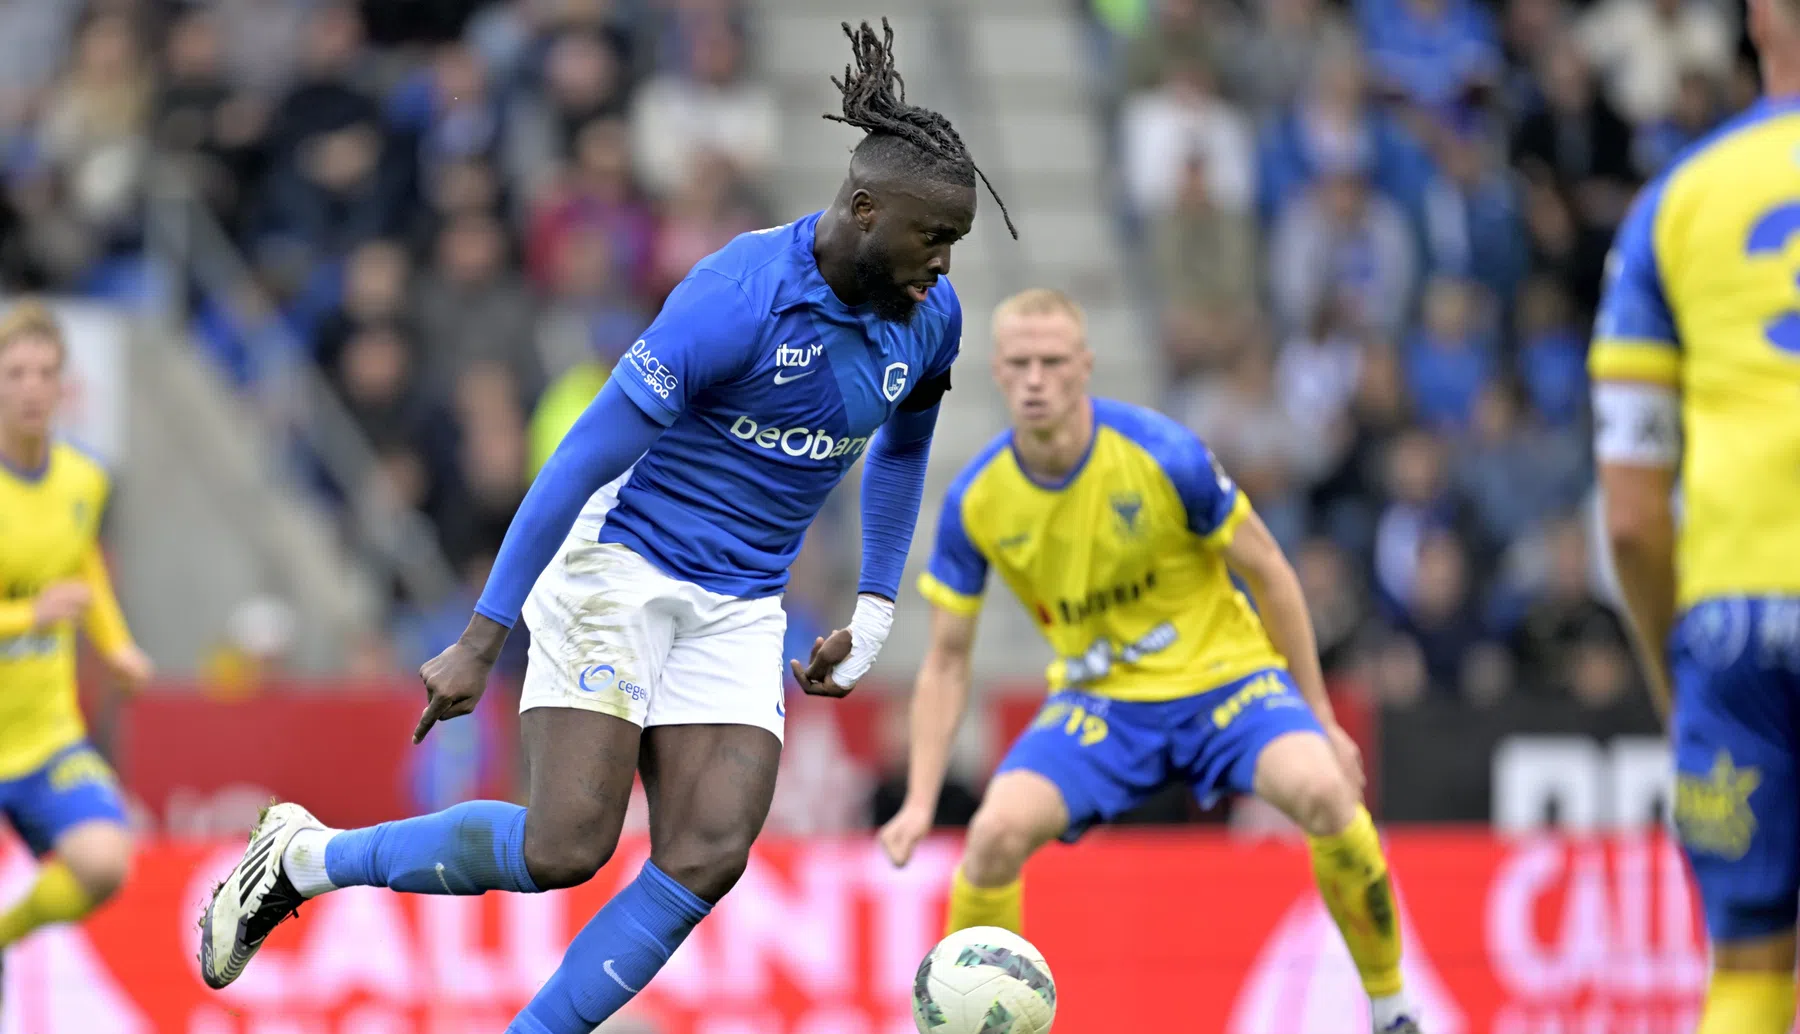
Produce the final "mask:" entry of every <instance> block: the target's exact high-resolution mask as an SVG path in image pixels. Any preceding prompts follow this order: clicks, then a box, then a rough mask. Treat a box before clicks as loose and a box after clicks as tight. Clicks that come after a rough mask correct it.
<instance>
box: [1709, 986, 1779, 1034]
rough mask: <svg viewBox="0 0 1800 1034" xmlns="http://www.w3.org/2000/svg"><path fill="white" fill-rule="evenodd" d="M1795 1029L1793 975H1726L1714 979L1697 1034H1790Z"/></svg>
mask: <svg viewBox="0 0 1800 1034" xmlns="http://www.w3.org/2000/svg"><path fill="white" fill-rule="evenodd" d="M1793 1026H1794V977H1793V975H1792V974H1790V973H1756V972H1730V971H1727V972H1720V973H1714V974H1713V975H1712V985H1711V986H1710V987H1708V988H1707V989H1706V1008H1705V1009H1704V1010H1702V1012H1701V1013H1700V1029H1699V1030H1698V1031H1696V1032H1695V1034H1788V1031H1790V1030H1792V1029H1793Z"/></svg>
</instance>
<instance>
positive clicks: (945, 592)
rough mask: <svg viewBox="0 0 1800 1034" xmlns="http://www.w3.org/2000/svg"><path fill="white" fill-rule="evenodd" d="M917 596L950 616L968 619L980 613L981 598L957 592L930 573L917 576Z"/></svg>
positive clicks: (976, 595)
mask: <svg viewBox="0 0 1800 1034" xmlns="http://www.w3.org/2000/svg"><path fill="white" fill-rule="evenodd" d="M919 595H921V596H923V597H925V599H926V601H927V602H929V603H931V604H932V605H933V606H936V607H941V608H943V609H944V610H947V611H949V612H950V613H952V614H960V615H962V616H963V617H966V618H970V617H974V616H975V615H977V614H979V613H981V596H980V594H979V593H977V594H974V595H971V594H969V593H966V592H957V591H956V590H955V589H952V588H951V587H950V586H948V585H945V584H944V583H943V582H941V581H939V580H938V579H937V577H936V576H935V575H933V574H932V573H931V572H930V571H926V572H925V573H924V574H921V575H920V576H919Z"/></svg>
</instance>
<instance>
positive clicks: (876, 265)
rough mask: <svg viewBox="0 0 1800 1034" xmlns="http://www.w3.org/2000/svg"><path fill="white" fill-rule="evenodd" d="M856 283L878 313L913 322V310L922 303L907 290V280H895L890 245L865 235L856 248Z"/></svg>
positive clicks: (893, 318) (880, 316)
mask: <svg viewBox="0 0 1800 1034" xmlns="http://www.w3.org/2000/svg"><path fill="white" fill-rule="evenodd" d="M855 271H856V286H857V287H859V288H861V289H862V293H863V297H865V298H867V299H868V300H869V305H870V307H871V308H873V309H874V310H875V315H876V316H878V317H879V318H881V319H884V320H887V321H888V322H889V323H911V322H912V317H913V310H914V309H916V308H918V307H919V303H918V302H915V301H913V297H912V295H910V294H908V293H907V290H906V285H905V284H897V283H895V282H894V264H893V262H892V261H891V260H890V258H889V256H888V252H887V249H886V248H884V247H882V246H881V245H880V244H879V243H877V242H876V241H874V240H873V239H871V238H865V239H864V243H863V245H862V246H861V247H859V248H857V249H856V263H855Z"/></svg>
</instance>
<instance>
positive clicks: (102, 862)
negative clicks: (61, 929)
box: [66, 844, 131, 905]
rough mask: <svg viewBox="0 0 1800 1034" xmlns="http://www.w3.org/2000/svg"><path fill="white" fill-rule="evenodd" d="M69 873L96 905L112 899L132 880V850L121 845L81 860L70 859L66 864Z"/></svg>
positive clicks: (127, 846)
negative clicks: (72, 874)
mask: <svg viewBox="0 0 1800 1034" xmlns="http://www.w3.org/2000/svg"><path fill="white" fill-rule="evenodd" d="M66 864H67V865H68V866H69V871H70V872H72V873H74V875H75V882H76V883H79V884H80V885H81V889H82V890H83V891H85V892H86V893H87V896H88V899H89V900H90V901H91V902H92V903H93V904H95V905H100V904H103V903H104V902H106V901H109V900H111V899H112V896H113V895H114V894H117V893H118V892H119V889H120V888H121V887H123V886H125V882H126V881H127V880H128V879H130V878H131V849H130V847H129V845H124V844H122V845H120V847H119V848H118V849H116V850H110V851H105V852H96V853H92V854H89V855H86V856H85V857H82V858H80V859H73V858H71V859H69V860H68V861H67V863H66Z"/></svg>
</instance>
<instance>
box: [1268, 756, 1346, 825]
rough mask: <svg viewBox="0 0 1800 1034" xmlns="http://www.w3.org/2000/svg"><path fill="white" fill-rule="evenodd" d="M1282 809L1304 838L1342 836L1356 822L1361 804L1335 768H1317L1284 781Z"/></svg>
mask: <svg viewBox="0 0 1800 1034" xmlns="http://www.w3.org/2000/svg"><path fill="white" fill-rule="evenodd" d="M1284 796H1285V806H1286V811H1287V813H1288V817H1289V818H1291V819H1293V820H1294V823H1295V824H1296V825H1298V826H1299V827H1300V828H1301V829H1303V830H1305V831H1306V834H1307V835H1308V836H1315V837H1328V836H1334V835H1336V834H1338V833H1342V832H1343V831H1344V830H1345V828H1346V827H1348V826H1349V825H1350V823H1351V822H1353V821H1355V819H1356V809H1357V807H1358V806H1359V805H1361V803H1362V801H1361V800H1360V799H1359V798H1358V797H1357V794H1356V789H1355V788H1354V787H1352V786H1351V785H1350V780H1349V779H1346V778H1345V777H1344V774H1343V773H1342V772H1340V771H1338V770H1337V768H1336V766H1317V767H1313V768H1309V769H1307V770H1305V771H1301V772H1295V773H1293V774H1292V775H1291V776H1290V777H1289V780H1288V786H1287V792H1286V794H1285V795H1284Z"/></svg>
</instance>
